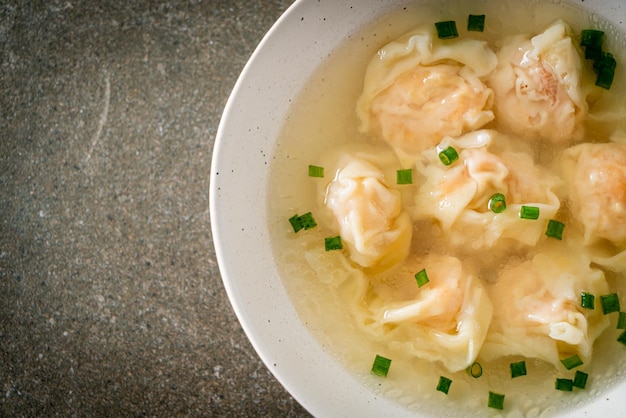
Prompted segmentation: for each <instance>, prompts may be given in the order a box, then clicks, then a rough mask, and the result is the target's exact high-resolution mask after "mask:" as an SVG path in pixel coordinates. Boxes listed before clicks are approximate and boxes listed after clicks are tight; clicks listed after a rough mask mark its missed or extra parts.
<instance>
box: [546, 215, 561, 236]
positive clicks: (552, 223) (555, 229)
mask: <svg viewBox="0 0 626 418" xmlns="http://www.w3.org/2000/svg"><path fill="white" fill-rule="evenodd" d="M563 229H565V224H564V223H563V222H559V221H557V220H555V219H550V220H549V221H548V228H547V229H546V235H547V236H548V237H550V238H556V239H558V240H561V239H563Z"/></svg>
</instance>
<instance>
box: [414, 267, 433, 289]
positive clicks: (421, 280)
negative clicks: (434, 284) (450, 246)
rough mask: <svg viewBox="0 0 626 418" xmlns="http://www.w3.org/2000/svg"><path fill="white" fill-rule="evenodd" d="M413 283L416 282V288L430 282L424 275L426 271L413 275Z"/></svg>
mask: <svg viewBox="0 0 626 418" xmlns="http://www.w3.org/2000/svg"><path fill="white" fill-rule="evenodd" d="M415 281H416V282H417V287H422V286H424V285H425V284H426V283H428V282H429V281H430V279H428V274H426V269H422V270H421V271H419V272H418V273H416V274H415Z"/></svg>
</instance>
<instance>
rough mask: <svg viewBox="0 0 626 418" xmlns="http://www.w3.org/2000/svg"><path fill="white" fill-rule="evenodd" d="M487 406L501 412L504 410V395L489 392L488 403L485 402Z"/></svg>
mask: <svg viewBox="0 0 626 418" xmlns="http://www.w3.org/2000/svg"><path fill="white" fill-rule="evenodd" d="M487 406H488V407H489V408H494V409H499V410H503V409H504V395H502V394H500V393H495V392H492V391H489V401H488V402H487Z"/></svg>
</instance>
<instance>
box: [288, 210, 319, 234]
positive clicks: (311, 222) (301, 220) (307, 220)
mask: <svg viewBox="0 0 626 418" xmlns="http://www.w3.org/2000/svg"><path fill="white" fill-rule="evenodd" d="M289 223H290V224H291V227H292V228H293V231H294V232H296V233H297V232H299V231H300V230H301V229H311V228H315V227H316V226H317V223H315V219H314V218H313V214H312V213H311V212H307V213H305V214H304V215H297V214H296V215H293V216H292V217H291V218H289Z"/></svg>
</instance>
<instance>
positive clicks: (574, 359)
mask: <svg viewBox="0 0 626 418" xmlns="http://www.w3.org/2000/svg"><path fill="white" fill-rule="evenodd" d="M561 363H562V364H563V366H565V368H566V369H567V370H572V369H573V368H575V367H578V366H581V365H582V364H583V361H582V360H581V359H580V357H578V354H574V355H573V356H571V357H567V358H564V359H561Z"/></svg>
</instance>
